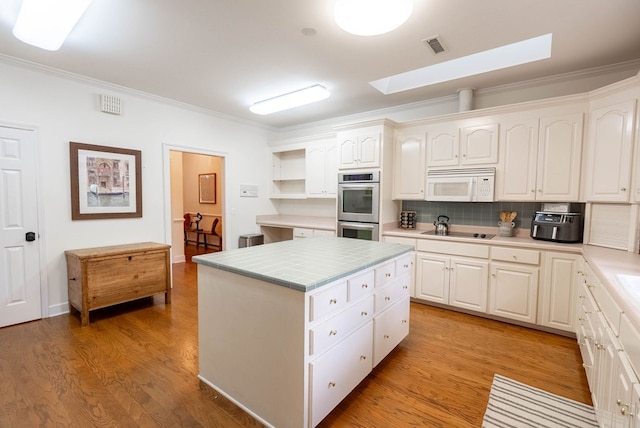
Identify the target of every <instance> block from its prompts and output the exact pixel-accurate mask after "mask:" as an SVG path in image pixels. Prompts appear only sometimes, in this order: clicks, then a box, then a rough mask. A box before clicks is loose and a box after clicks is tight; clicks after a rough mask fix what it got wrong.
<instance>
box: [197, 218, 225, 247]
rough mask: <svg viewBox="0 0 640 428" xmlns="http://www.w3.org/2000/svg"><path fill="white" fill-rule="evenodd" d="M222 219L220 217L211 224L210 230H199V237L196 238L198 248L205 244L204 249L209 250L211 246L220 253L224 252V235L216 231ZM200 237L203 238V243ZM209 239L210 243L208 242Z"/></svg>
mask: <svg viewBox="0 0 640 428" xmlns="http://www.w3.org/2000/svg"><path fill="white" fill-rule="evenodd" d="M219 222H220V219H219V218H218V217H216V218H214V219H213V223H212V224H211V229H210V230H198V231H197V233H198V236H197V238H196V247H199V246H200V244H204V248H205V249H207V248H209V246H211V247H213V248H215V249H217V250H218V251H222V233H218V232H217V231H216V226H218V223H219ZM200 236H202V237H203V241H202V242H201V241H200ZM207 237H209V238H208V241H207Z"/></svg>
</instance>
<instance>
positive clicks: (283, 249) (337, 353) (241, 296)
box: [193, 237, 413, 427]
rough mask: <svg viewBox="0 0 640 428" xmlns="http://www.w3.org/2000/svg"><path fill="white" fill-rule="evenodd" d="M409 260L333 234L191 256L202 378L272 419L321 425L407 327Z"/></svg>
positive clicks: (400, 248)
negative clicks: (195, 269) (195, 272)
mask: <svg viewBox="0 0 640 428" xmlns="http://www.w3.org/2000/svg"><path fill="white" fill-rule="evenodd" d="M412 258H413V248H412V247H410V246H406V245H401V244H390V243H381V242H370V241H363V240H355V239H347V238H334V237H318V238H311V239H304V240H295V241H283V242H278V243H273V244H268V245H261V246H255V247H248V248H241V249H237V250H232V251H226V252H222V253H215V254H207V255H202V256H197V257H194V258H193V261H194V262H196V263H198V336H199V337H198V339H199V376H198V377H199V378H200V380H202V381H203V382H204V383H206V384H208V385H209V386H211V387H213V388H214V389H215V390H217V391H218V392H219V393H221V394H222V395H224V396H225V397H227V398H229V399H230V400H231V401H233V402H234V403H236V404H237V405H238V406H240V407H241V408H242V409H244V410H245V411H246V412H248V413H249V414H251V415H252V416H253V417H255V418H256V419H257V420H259V421H260V422H261V423H263V424H265V425H267V426H277V427H307V426H308V427H312V426H315V425H317V424H318V423H319V422H320V421H321V420H322V419H323V418H324V417H325V416H326V415H327V414H328V413H329V412H330V411H331V410H332V409H333V408H334V407H335V406H336V405H337V404H338V403H339V402H340V401H341V400H342V399H343V398H344V397H345V396H346V395H347V394H349V392H351V390H353V388H355V387H356V386H357V385H358V383H359V382H360V381H361V380H362V379H364V378H365V377H366V376H367V375H368V374H369V372H370V371H371V370H372V369H373V367H375V366H376V365H377V364H378V363H379V362H380V361H381V360H382V359H383V358H384V357H385V356H386V355H388V353H389V352H391V350H393V348H395V347H396V345H397V344H398V343H400V341H401V340H402V339H403V338H404V337H406V335H407V334H408V331H409V295H410V290H411V286H412V275H411V271H412Z"/></svg>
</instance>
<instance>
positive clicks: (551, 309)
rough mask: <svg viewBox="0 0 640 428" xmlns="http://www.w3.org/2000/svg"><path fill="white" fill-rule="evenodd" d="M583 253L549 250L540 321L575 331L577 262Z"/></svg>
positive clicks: (547, 324)
mask: <svg viewBox="0 0 640 428" xmlns="http://www.w3.org/2000/svg"><path fill="white" fill-rule="evenodd" d="M579 257H580V256H578V255H573V254H566V253H553V252H546V253H545V255H544V262H543V263H544V265H543V266H544V275H543V280H542V293H541V296H542V301H541V302H540V305H539V317H538V324H540V325H543V326H546V327H552V328H557V329H559V330H564V331H574V322H575V305H574V302H575V300H576V264H577V260H578V258H579Z"/></svg>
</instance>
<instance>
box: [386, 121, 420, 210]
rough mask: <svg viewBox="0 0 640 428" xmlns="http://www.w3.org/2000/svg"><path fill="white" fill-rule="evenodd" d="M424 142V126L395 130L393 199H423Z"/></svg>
mask: <svg viewBox="0 0 640 428" xmlns="http://www.w3.org/2000/svg"><path fill="white" fill-rule="evenodd" d="M426 144H427V143H426V132H425V130H424V128H418V129H405V130H402V131H398V132H397V134H396V139H395V146H394V159H393V199H400V200H424V199H425V193H424V188H425V182H426V166H425V164H426Z"/></svg>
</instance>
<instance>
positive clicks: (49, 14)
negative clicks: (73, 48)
mask: <svg viewBox="0 0 640 428" xmlns="http://www.w3.org/2000/svg"><path fill="white" fill-rule="evenodd" d="M91 1H92V0H23V1H22V7H21V8H20V13H19V14H18V19H17V20H16V24H15V26H14V27H13V35H14V36H16V37H17V38H18V39H20V40H22V41H23V42H25V43H28V44H30V45H33V46H37V47H39V48H42V49H46V50H49V51H57V50H58V49H60V46H62V43H64V41H65V39H66V38H67V36H68V35H69V33H70V32H71V30H73V27H74V26H75V25H76V23H77V22H78V20H79V19H80V17H81V16H82V14H83V13H84V11H85V10H86V9H87V7H89V4H90V3H91Z"/></svg>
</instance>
